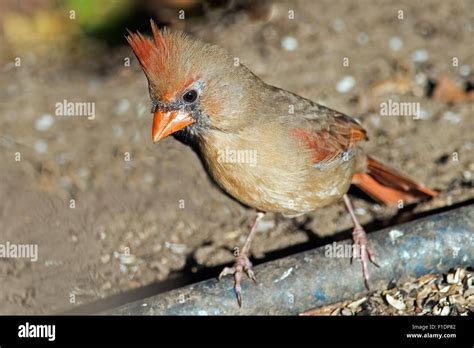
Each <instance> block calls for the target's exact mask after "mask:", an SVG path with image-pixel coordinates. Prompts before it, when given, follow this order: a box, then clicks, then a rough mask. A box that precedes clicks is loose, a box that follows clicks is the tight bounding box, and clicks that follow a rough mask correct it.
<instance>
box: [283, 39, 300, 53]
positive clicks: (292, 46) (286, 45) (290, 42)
mask: <svg viewBox="0 0 474 348" xmlns="http://www.w3.org/2000/svg"><path fill="white" fill-rule="evenodd" d="M281 47H283V49H285V50H287V51H294V50H296V49H297V48H298V40H296V39H295V38H294V37H293V36H285V37H284V38H283V39H282V40H281Z"/></svg>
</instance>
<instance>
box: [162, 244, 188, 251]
mask: <svg viewBox="0 0 474 348" xmlns="http://www.w3.org/2000/svg"><path fill="white" fill-rule="evenodd" d="M165 247H166V248H168V249H170V250H171V251H172V252H173V253H175V254H183V253H184V252H185V251H186V245H184V244H177V243H170V242H165Z"/></svg>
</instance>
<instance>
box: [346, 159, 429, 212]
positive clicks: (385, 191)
mask: <svg viewBox="0 0 474 348" xmlns="http://www.w3.org/2000/svg"><path fill="white" fill-rule="evenodd" d="M352 183H353V184H355V185H356V186H357V187H359V188H360V189H362V190H363V191H364V192H365V193H367V194H368V195H369V196H370V197H372V198H373V199H375V200H376V201H378V202H381V203H384V204H387V205H390V204H398V202H400V201H404V202H405V203H413V202H417V201H419V200H423V199H427V198H432V197H436V196H437V195H438V192H436V191H433V190H431V189H429V188H427V187H425V186H424V185H423V184H420V183H418V182H416V181H414V180H412V179H410V178H408V177H406V176H404V175H402V174H400V173H398V172H396V171H395V170H394V169H391V168H389V167H387V166H385V165H383V164H382V163H380V162H378V161H376V160H374V159H373V158H370V157H369V158H368V159H367V172H366V173H357V174H354V176H353V178H352Z"/></svg>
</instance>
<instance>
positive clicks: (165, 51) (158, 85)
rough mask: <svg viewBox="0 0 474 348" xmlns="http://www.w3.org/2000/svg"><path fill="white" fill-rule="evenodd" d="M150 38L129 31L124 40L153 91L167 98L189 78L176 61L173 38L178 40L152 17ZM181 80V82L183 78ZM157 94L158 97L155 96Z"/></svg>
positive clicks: (175, 43)
mask: <svg viewBox="0 0 474 348" xmlns="http://www.w3.org/2000/svg"><path fill="white" fill-rule="evenodd" d="M150 22H151V28H152V31H153V39H152V38H150V37H146V36H143V35H142V34H140V33H136V34H135V33H131V32H129V36H127V41H128V43H129V44H130V46H131V47H132V49H133V52H134V53H135V55H136V56H137V58H138V61H139V62H140V64H141V66H142V67H143V71H144V72H145V74H146V75H147V77H148V80H149V82H150V84H151V85H152V86H153V87H154V88H153V90H154V92H155V93H158V92H159V93H160V96H159V97H160V98H161V97H163V98H165V99H171V98H172V97H173V96H174V94H175V93H176V92H178V91H180V90H181V89H182V88H183V85H185V84H186V83H187V82H188V81H189V77H188V78H187V79H186V76H185V75H187V74H185V73H184V72H183V71H182V70H183V67H182V66H180V64H179V50H178V47H177V42H176V40H179V39H182V38H181V37H179V36H177V35H174V36H173V35H172V34H171V33H169V32H168V31H166V30H164V31H161V30H159V29H158V27H157V26H156V24H155V22H153V20H151V21H150ZM183 79H184V81H183ZM157 97H158V96H157Z"/></svg>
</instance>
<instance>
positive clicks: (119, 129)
mask: <svg viewBox="0 0 474 348" xmlns="http://www.w3.org/2000/svg"><path fill="white" fill-rule="evenodd" d="M112 132H113V133H114V136H115V137H116V138H120V137H121V136H122V135H123V128H122V127H121V126H119V125H113V126H112Z"/></svg>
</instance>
